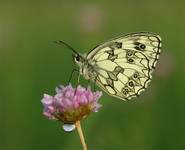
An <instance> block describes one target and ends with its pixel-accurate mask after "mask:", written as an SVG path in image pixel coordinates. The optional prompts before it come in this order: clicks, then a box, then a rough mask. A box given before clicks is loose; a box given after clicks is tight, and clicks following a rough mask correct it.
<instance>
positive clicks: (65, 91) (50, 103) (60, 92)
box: [42, 85, 102, 123]
mask: <svg viewBox="0 0 185 150" xmlns="http://www.w3.org/2000/svg"><path fill="white" fill-rule="evenodd" d="M101 95H102V93H101V92H99V91H96V92H93V91H91V90H90V89H86V88H84V87H81V86H80V85H79V86H78V87H77V88H73V87H72V86H71V85H68V86H59V87H57V88H56V95H55V96H50V95H48V94H44V97H43V99H42V104H43V106H44V110H43V114H44V116H46V117H48V118H49V119H57V120H60V121H62V122H64V123H75V122H76V121H78V120H81V119H82V118H85V117H86V116H87V115H89V114H90V113H91V112H96V111H97V110H98V109H99V108H100V106H101V105H100V104H99V103H98V99H99V98H100V97H101Z"/></svg>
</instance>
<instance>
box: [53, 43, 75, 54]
mask: <svg viewBox="0 0 185 150" xmlns="http://www.w3.org/2000/svg"><path fill="white" fill-rule="evenodd" d="M54 43H56V44H59V45H61V46H65V47H66V48H68V49H70V50H72V51H73V53H75V54H78V52H77V51H76V50H75V49H74V48H72V47H71V46H70V45H68V44H67V43H65V42H64V41H61V40H59V41H54Z"/></svg>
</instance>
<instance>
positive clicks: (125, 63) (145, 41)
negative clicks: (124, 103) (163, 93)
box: [87, 32, 161, 100]
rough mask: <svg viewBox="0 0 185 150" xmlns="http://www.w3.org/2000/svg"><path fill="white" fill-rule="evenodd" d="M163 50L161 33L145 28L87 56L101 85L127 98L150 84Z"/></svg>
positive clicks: (95, 79)
mask: <svg viewBox="0 0 185 150" xmlns="http://www.w3.org/2000/svg"><path fill="white" fill-rule="evenodd" d="M160 52H161V38H160V36H159V35H157V34H154V33H148V32H141V33H132V34H128V35H126V36H122V37H119V38H117V39H114V40H111V41H109V42H105V43H103V44H101V45H99V46H97V47H96V48H94V49H93V50H92V51H90V52H89V53H88V54H87V60H88V62H89V63H90V64H91V65H92V66H93V68H91V72H92V74H91V75H92V77H93V80H94V81H95V82H96V83H97V85H98V86H99V87H100V88H102V89H103V90H104V91H105V92H107V93H108V94H110V95H111V96H115V97H118V98H120V99H123V100H127V99H130V98H132V97H135V96H137V95H139V94H140V93H141V91H144V90H145V89H146V88H147V86H148V83H149V82H150V81H151V78H152V76H151V73H152V71H153V70H154V68H155V65H156V62H157V61H158V58H159V54H160Z"/></svg>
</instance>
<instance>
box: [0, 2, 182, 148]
mask: <svg viewBox="0 0 185 150" xmlns="http://www.w3.org/2000/svg"><path fill="white" fill-rule="evenodd" d="M137 31H150V32H156V33H158V34H159V35H161V37H162V39H163V51H162V54H161V57H160V60H159V63H158V64H157V68H156V70H155V72H154V74H153V80H152V82H151V84H150V86H149V88H148V89H147V90H146V92H144V93H143V94H142V95H141V96H140V97H139V98H135V99H133V100H132V101H130V102H123V101H121V100H118V99H116V98H112V97H110V96H108V95H107V94H104V95H103V98H102V99H101V101H100V103H102V104H103V107H102V108H101V109H100V111H99V112H98V113H94V114H92V115H91V116H89V117H88V118H87V119H85V120H83V121H82V127H83V130H84V134H85V137H86V142H87V144H88V147H89V149H90V150H112V149H115V150H122V149H123V150H135V149H137V150H182V149H185V108H184V106H185V98H184V94H183V93H184V91H183V90H184V86H183V85H184V81H185V79H184V73H185V70H184V69H185V67H184V63H185V58H184V57H185V46H184V39H185V36H184V35H185V1H183V0H176V1H168V0H155V1H151V0H150V1H149V0H139V1H130V0H122V1H121V0H113V1H106V0H101V1H100V0H93V1H89V2H87V1H71V0H68V1H64V0H60V1H59V0H58V1H57V0H53V1H49V0H48V1H47V0H45V1H44V0H40V1H34V0H32V1H23V0H22V1H21V0H15V1H9V0H7V1H2V0H1V1H0V150H33V149H35V150H42V149H43V150H51V149H52V150H81V149H82V148H81V145H80V141H79V138H78V135H77V133H76V131H75V132H72V133H65V132H64V131H63V130H62V128H61V124H60V123H59V122H55V121H49V120H47V119H46V118H44V117H43V116H42V105H41V102H40V100H41V99H42V96H43V93H48V94H54V88H55V87H56V86H57V85H58V84H67V81H68V79H69V76H70V73H71V70H72V69H73V68H74V67H75V65H74V64H73V61H72V57H71V52H70V51H68V50H66V49H64V48H61V47H58V46H57V45H55V44H54V43H53V41H55V40H64V41H66V42H67V43H69V44H70V45H72V46H73V47H74V48H76V49H77V50H78V51H79V52H81V53H85V52H88V51H89V50H91V49H92V48H93V47H94V46H96V45H97V44H99V43H101V42H103V41H107V40H109V39H111V38H114V37H116V36H119V35H121V34H124V33H130V32H137ZM83 83H85V82H84V81H83Z"/></svg>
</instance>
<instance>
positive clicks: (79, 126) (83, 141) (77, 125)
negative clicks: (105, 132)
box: [75, 120, 87, 150]
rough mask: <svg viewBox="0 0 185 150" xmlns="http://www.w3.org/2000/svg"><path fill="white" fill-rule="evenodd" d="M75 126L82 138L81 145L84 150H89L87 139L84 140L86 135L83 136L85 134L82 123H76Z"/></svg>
mask: <svg viewBox="0 0 185 150" xmlns="http://www.w3.org/2000/svg"><path fill="white" fill-rule="evenodd" d="M75 125H76V128H77V131H78V135H79V137H80V141H81V144H82V146H83V150H87V145H86V143H85V139H84V135H83V132H82V128H81V124H80V121H79V120H78V121H76V123H75Z"/></svg>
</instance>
